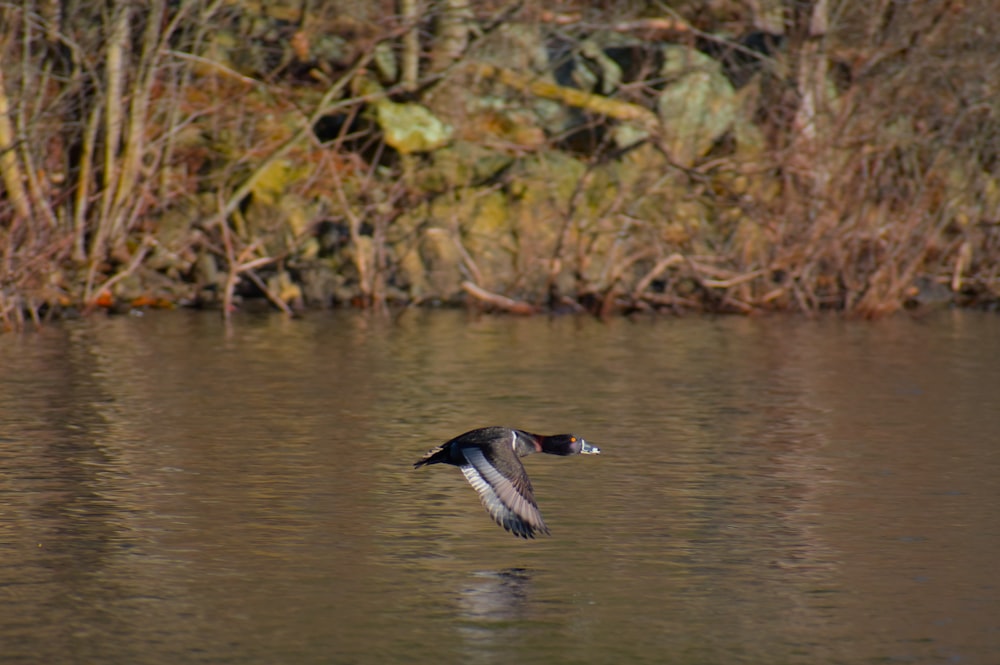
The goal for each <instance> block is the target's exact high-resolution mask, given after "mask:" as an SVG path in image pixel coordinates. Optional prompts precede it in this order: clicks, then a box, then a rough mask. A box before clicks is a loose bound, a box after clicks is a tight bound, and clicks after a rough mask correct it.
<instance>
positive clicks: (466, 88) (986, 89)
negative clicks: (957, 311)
mask: <svg viewBox="0 0 1000 665" xmlns="http://www.w3.org/2000/svg"><path fill="white" fill-rule="evenodd" d="M404 4H405V3H404ZM976 4H977V3H972V4H971V5H970V4H966V5H963V6H962V7H961V8H954V9H953V10H949V11H945V10H941V8H940V7H936V6H935V7H907V8H906V10H905V11H902V12H893V13H886V14H879V13H878V12H879V10H878V8H875V7H872V8H863V9H858V10H856V11H855V12H854V13H853V14H850V15H847V16H842V17H839V18H838V19H837V20H836V21H834V20H833V19H832V17H831V16H827V15H826V14H825V5H823V3H818V4H817V5H816V7H814V9H813V12H812V14H810V15H807V16H800V15H792V14H782V13H781V12H780V11H779V12H778V13H777V14H775V13H774V11H773V10H772V11H771V13H770V14H769V15H749V14H747V13H746V10H745V8H739V7H730V8H720V9H719V11H718V12H717V13H716V14H714V15H703V14H692V15H691V16H683V17H682V16H669V17H668V16H659V15H650V14H648V13H647V14H641V13H640V14H636V15H635V16H630V17H622V16H613V15H605V16H600V17H599V18H600V20H598V21H595V20H594V19H595V17H596V16H597V15H596V14H594V13H593V10H589V9H588V8H587V7H586V6H584V5H583V4H582V3H581V5H580V7H579V8H578V9H579V11H571V10H570V9H567V10H566V13H563V14H553V13H551V12H545V11H540V10H536V9H534V8H531V7H506V6H500V5H495V6H494V5H490V4H489V3H484V4H483V5H477V8H476V10H475V12H472V11H471V10H464V11H457V10H455V7H452V4H451V3H440V4H436V5H432V6H431V8H430V9H428V10H427V12H426V13H425V14H413V15H409V16H407V15H403V16H391V15H390V14H388V13H384V12H383V13H379V12H378V11H376V9H374V8H368V9H365V8H356V9H354V10H352V11H353V13H352V12H347V13H343V12H341V13H338V14H334V13H333V12H332V11H331V12H330V13H323V12H324V11H325V10H315V11H313V12H312V13H309V14H307V15H301V14H299V13H298V7H299V5H295V6H294V7H292V6H291V5H289V6H288V7H285V6H283V5H280V4H279V5H278V6H277V7H269V8H268V9H267V10H264V9H262V8H258V7H256V6H255V5H244V4H230V3H222V4H211V3H202V2H188V3H181V4H180V5H177V6H174V5H169V6H168V4H167V3H154V4H153V7H152V9H151V11H150V13H149V14H148V15H139V14H138V13H135V12H134V9H133V8H130V6H129V5H128V3H124V2H122V3H118V2H115V3H112V5H113V10H114V11H112V12H110V13H101V12H99V11H96V10H84V12H83V14H82V15H81V16H78V17H75V20H74V21H67V20H65V17H60V16H50V15H47V14H45V12H43V11H41V10H39V12H38V14H31V13H30V9H31V8H30V7H28V8H7V9H5V10H4V12H5V19H6V20H5V21H4V22H3V25H5V26H7V27H5V28H3V30H4V32H5V37H6V41H5V44H6V45H7V46H6V48H7V52H6V53H5V54H4V55H5V58H6V59H7V60H10V61H11V62H17V64H18V66H17V67H11V68H9V70H8V69H5V71H4V73H3V75H2V76H3V78H2V79H0V102H3V107H4V109H6V111H5V112H4V113H3V114H0V115H2V116H3V118H5V120H3V121H0V154H2V158H0V171H2V175H3V182H4V193H3V197H2V199H0V221H2V224H0V231H2V233H0V260H2V263H0V281H2V288H0V324H2V325H3V327H5V328H8V329H9V328H16V327H19V326H21V325H24V323H25V322H26V321H29V320H32V319H34V320H41V319H43V318H45V317H53V316H59V315H61V314H63V313H66V312H87V311H90V310H93V309H94V308H107V309H111V310H115V311H117V310H123V309H130V308H135V307H209V308H219V309H221V310H222V311H223V312H225V313H227V315H228V314H229V313H231V312H232V311H235V310H236V309H238V308H240V307H245V306H247V304H248V303H249V302H251V301H255V300H259V301H261V302H266V303H268V305H269V306H270V307H272V308H274V309H275V310H278V311H283V312H285V313H286V314H293V313H294V312H295V311H297V310H303V309H309V308H323V307H334V306H356V307H381V306H383V305H390V306H391V305H401V306H411V305H421V306H467V307H476V308H484V309H488V310H499V311H508V312H515V313H523V314H530V313H534V312H545V311H579V312H589V313H592V314H595V315H599V316H613V315H616V314H620V313H630V312H637V311H652V312H657V311H663V312H671V313H684V312H692V311H706V312H722V313H737V314H752V313H754V312H761V311H803V312H817V311H824V310H834V311H840V312H844V313H845V314H848V315H851V316H861V317H876V316H882V315H886V314H889V313H892V312H894V311H898V310H899V309H902V308H906V307H928V306H963V307H987V308H995V307H996V306H997V304H998V303H1000V188H998V187H997V184H996V183H997V174H996V170H997V168H998V164H1000V160H998V159H997V155H998V152H1000V101H998V100H1000V90H998V89H997V85H998V84H997V81H1000V64H998V63H995V62H994V61H993V60H990V59H985V60H984V58H983V54H984V53H987V52H992V50H991V49H992V48H993V47H995V37H992V36H993V35H996V34H1000V26H994V27H996V28H998V29H997V30H991V29H987V28H988V26H987V25H986V24H989V23H990V22H993V23H996V22H998V21H1000V19H997V17H996V16H995V14H996V13H995V12H991V11H986V10H987V9H988V7H986V6H985V4H984V6H983V7H982V8H978V9H977V6H975V5H976ZM449 8H451V9H449ZM980 9H981V10H982V11H980ZM453 10H455V11H453ZM90 11H93V13H92V14H87V12H90ZM28 16H31V17H32V20H33V21H35V22H32V21H27V20H25V19H26V17H28ZM387 16H388V17H389V18H386V17H387ZM765 19H767V20H765ZM762 26H764V27H763V28H762ZM991 39H993V41H992V42H991V41H990V40H991Z"/></svg>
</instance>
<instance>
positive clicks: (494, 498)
mask: <svg viewBox="0 0 1000 665" xmlns="http://www.w3.org/2000/svg"><path fill="white" fill-rule="evenodd" d="M600 452H601V449H600V448H598V447H597V446H594V445H591V444H590V443H588V442H587V441H585V440H584V439H583V437H580V436H577V435H576V434H552V435H543V434H532V433H531V432H526V431H524V430H522V429H513V428H510V427H482V428H479V429H474V430H471V431H469V432H466V433H464V434H460V435H458V436H456V437H455V438H453V439H451V440H450V441H446V442H445V443H443V444H441V445H440V446H438V447H437V448H434V449H432V450H429V451H428V452H427V454H425V455H424V456H423V457H422V458H421V459H419V460H417V461H416V462H415V463H414V464H413V468H415V469H417V468H420V467H422V466H426V465H429V464H451V465H452V466H457V467H458V468H459V469H461V470H462V473H463V474H464V475H465V479H466V480H468V481H469V484H470V485H472V488H473V489H474V490H476V492H478V493H479V500H480V501H482V503H483V506H484V507H485V508H486V512H488V513H489V514H490V516H491V517H492V518H493V519H494V520H495V521H496V523H497V524H498V525H500V526H502V527H503V528H504V529H506V530H507V531H509V532H510V533H512V534H514V535H515V536H519V537H521V538H525V539H528V538H534V537H535V534H545V535H550V531H549V528H548V526H546V525H545V521H544V520H543V519H542V514H541V513H540V512H539V510H538V504H537V503H536V502H535V494H534V491H533V489H532V487H531V480H530V479H529V478H528V472H527V471H525V470H524V465H523V464H522V463H521V460H520V459H519V458H521V457H524V456H525V455H530V454H531V453H548V454H550V455H577V454H583V455H598V454H600Z"/></svg>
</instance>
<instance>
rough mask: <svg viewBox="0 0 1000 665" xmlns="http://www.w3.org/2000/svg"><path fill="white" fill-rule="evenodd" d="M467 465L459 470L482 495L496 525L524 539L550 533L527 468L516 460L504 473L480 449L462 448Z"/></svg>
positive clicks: (480, 497) (482, 499)
mask: <svg viewBox="0 0 1000 665" xmlns="http://www.w3.org/2000/svg"><path fill="white" fill-rule="evenodd" d="M462 454H463V455H464V456H465V460H466V462H467V464H463V465H462V466H461V467H460V468H461V469H462V473H464V474H465V478H466V480H468V481H469V484H470V485H472V487H473V489H475V490H476V492H478V493H479V499H480V500H481V501H482V502H483V506H485V507H486V511H487V512H488V513H489V514H490V516H492V517H493V519H494V520H496V523H497V524H499V525H500V526H502V527H503V528H505V529H507V531H510V532H511V533H513V534H514V535H515V536H520V537H521V538H534V537H535V534H536V533H544V534H548V533H549V528H548V527H547V526H545V522H544V521H542V514H541V513H540V512H538V504H537V503H535V497H534V495H533V493H532V491H531V481H530V480H528V474H527V472H526V471H525V470H524V465H523V464H521V461H520V460H518V459H517V458H516V457H515V458H514V460H513V464H509V463H508V465H507V466H506V469H505V471H506V474H504V473H501V471H500V470H498V469H497V467H496V466H494V465H493V463H491V461H490V460H489V459H487V458H486V455H485V454H484V453H483V451H482V450H480V449H479V448H478V447H475V446H470V447H468V448H462Z"/></svg>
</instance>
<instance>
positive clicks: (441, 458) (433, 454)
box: [413, 446, 448, 469]
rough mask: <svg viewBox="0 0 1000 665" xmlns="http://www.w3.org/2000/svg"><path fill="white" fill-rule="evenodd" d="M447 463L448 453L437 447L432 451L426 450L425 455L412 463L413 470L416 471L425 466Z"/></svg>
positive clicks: (441, 447)
mask: <svg viewBox="0 0 1000 665" xmlns="http://www.w3.org/2000/svg"><path fill="white" fill-rule="evenodd" d="M446 462H448V453H447V452H446V451H445V449H444V446H438V447H437V448H434V449H433V450H428V451H427V454H426V455H424V456H423V457H421V458H420V459H419V460H417V461H416V462H414V463H413V468H414V469H418V468H420V467H422V466H424V465H426V464H441V463H446Z"/></svg>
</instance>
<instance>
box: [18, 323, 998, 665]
mask: <svg viewBox="0 0 1000 665" xmlns="http://www.w3.org/2000/svg"><path fill="white" fill-rule="evenodd" d="M998 395H1000V319H997V318H996V317H995V316H989V315H979V314H973V313H968V312H964V313H941V314H938V315H935V316H933V317H930V318H927V319H919V320H918V319H910V318H906V317H899V318H895V319H891V320H887V321H881V322H876V323H847V322H842V321H838V320H834V319H830V320H819V321H809V320H805V319H799V318H786V317H774V318H765V319H760V320H749V319H735V318H724V319H701V318H691V319H668V318H661V319H639V320H636V321H629V320H626V319H621V320H614V321H610V322H607V323H599V322H596V321H593V320H590V319H581V318H556V319H546V318H532V319H515V318H504V317H499V318H476V317H472V316H469V315H467V314H465V313H458V312H411V313H405V314H403V315H401V316H400V317H399V318H398V320H396V321H395V322H390V321H384V320H381V319H378V318H372V317H368V316H366V315H363V314H357V313H352V312H337V313H329V314H314V315H311V316H309V317H307V318H306V319H305V320H301V321H285V320H283V319H280V318H278V317H276V316H269V317H261V318H254V317H245V318H241V319H239V320H238V322H237V324H236V325H235V326H234V327H233V329H232V330H231V331H230V332H228V333H227V331H226V329H225V328H224V327H223V326H222V324H221V322H220V321H219V320H218V318H217V317H216V316H215V315H213V314H204V313H192V312H167V313H153V314H147V315H146V316H143V317H121V318H112V319H102V318H91V319H87V320H83V321H75V322H67V323H65V324H63V325H53V326H50V327H47V328H46V329H44V330H43V331H41V332H40V333H38V334H30V335H24V336H15V335H5V336H0V645H2V651H3V662H5V663H8V662H11V663H36V662H38V663H41V662H52V663H55V662H59V663H73V662H78V663H97V662H100V663H135V664H143V663H148V664H150V665H166V664H173V663H237V664H258V663H259V664H264V663H357V664H367V663H373V664H374V663H379V664H382V663H413V662H428V663H431V662H435V663H485V664H492V663H498V664H499V663H513V662H517V663H556V664H558V663H584V662H586V663H611V662H622V663H626V662H627V663H760V664H765V663H766V664H770V665H773V664H776V663H820V662H822V663H887V662H888V663H893V662H903V663H970V664H971V663H990V662H996V658H997V653H1000V573H998V572H997V571H998V566H997V552H998V551H1000V453H998V448H1000V446H998V442H1000V408H998V405H1000V398H998ZM488 424H511V425H516V426H519V427H522V428H525V429H529V430H534V431H540V432H543V433H555V432H567V431H572V432H576V433H578V434H580V435H583V436H585V437H586V438H587V439H588V440H591V441H592V442H593V443H595V444H597V445H599V446H601V448H602V450H603V453H604V454H602V455H601V456H599V457H595V456H580V457H569V458H561V457H554V456H547V455H536V456H533V457H530V458H527V460H526V467H527V468H528V471H529V473H530V474H531V478H532V482H533V484H534V486H535V492H536V495H537V497H538V500H539V503H540V506H541V509H542V513H543V515H544V516H545V519H546V521H547V523H548V525H549V527H550V528H551V529H552V536H551V537H543V538H540V539H538V540H534V541H523V540H520V539H516V538H514V537H512V536H511V535H509V534H507V533H505V532H503V531H502V530H501V529H500V528H498V527H497V526H495V525H494V524H493V523H492V522H491V520H490V519H489V517H488V516H487V515H486V513H485V511H484V510H483V509H482V507H481V506H480V505H479V502H478V500H477V498H476V496H475V493H474V492H473V491H472V490H471V489H470V488H469V487H468V485H467V484H466V483H465V481H464V479H463V478H462V475H461V473H460V472H459V471H458V470H457V469H454V468H449V467H444V466H436V467H427V468H422V469H419V470H414V469H412V467H411V465H412V462H413V461H414V460H416V459H417V458H419V457H420V456H421V455H422V454H423V452H425V451H426V450H427V449H428V448H430V447H433V446H434V445H436V444H437V443H439V442H441V441H443V440H445V439H447V438H450V437H451V436H454V435H455V434H458V433H460V432H462V431H464V430H467V429H471V428H473V427H478V426H483V425H488Z"/></svg>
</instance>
